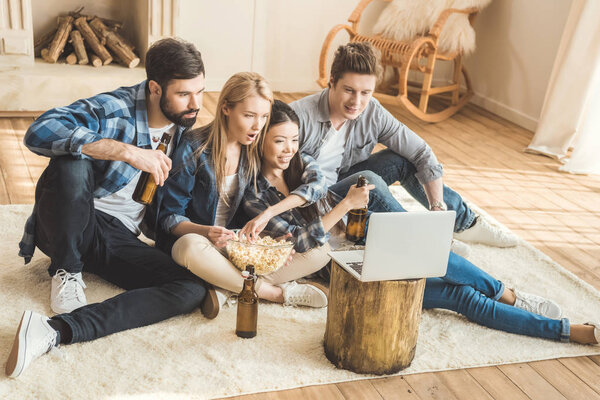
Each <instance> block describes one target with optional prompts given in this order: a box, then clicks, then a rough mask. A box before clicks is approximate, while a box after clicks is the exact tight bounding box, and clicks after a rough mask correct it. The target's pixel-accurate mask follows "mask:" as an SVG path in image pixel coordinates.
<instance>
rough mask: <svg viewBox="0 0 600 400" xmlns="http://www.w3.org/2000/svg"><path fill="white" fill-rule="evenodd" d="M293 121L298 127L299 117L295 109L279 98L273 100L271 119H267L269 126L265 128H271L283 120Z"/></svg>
mask: <svg viewBox="0 0 600 400" xmlns="http://www.w3.org/2000/svg"><path fill="white" fill-rule="evenodd" d="M288 121H289V122H293V123H295V124H296V125H298V127H300V118H298V114H296V111H294V110H293V109H292V107H290V106H288V105H287V104H286V103H284V102H283V101H281V100H275V101H274V102H273V106H272V107H271V119H270V120H269V126H268V127H267V130H269V129H271V127H272V126H274V125H277V124H282V123H284V122H288Z"/></svg>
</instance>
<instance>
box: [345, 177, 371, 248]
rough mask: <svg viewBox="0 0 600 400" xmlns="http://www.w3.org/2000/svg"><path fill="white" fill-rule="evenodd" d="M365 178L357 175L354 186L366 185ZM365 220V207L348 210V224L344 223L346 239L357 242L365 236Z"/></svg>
mask: <svg viewBox="0 0 600 400" xmlns="http://www.w3.org/2000/svg"><path fill="white" fill-rule="evenodd" d="M368 183H369V182H367V178H365V177H364V176H362V175H361V176H359V177H358V182H356V187H363V186H366V185H367V184H368ZM366 222H367V207H363V208H355V209H353V210H350V211H348V224H347V225H346V239H348V240H349V241H351V242H358V241H359V240H360V239H362V238H364V237H365V224H366Z"/></svg>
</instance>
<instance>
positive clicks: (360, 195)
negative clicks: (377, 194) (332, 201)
mask: <svg viewBox="0 0 600 400" xmlns="http://www.w3.org/2000/svg"><path fill="white" fill-rule="evenodd" d="M373 189H375V185H367V186H362V187H356V185H352V186H350V189H349V190H348V193H347V194H346V197H344V202H345V203H346V205H347V206H348V209H350V210H353V209H355V208H363V207H366V206H367V205H368V204H369V191H371V190H373Z"/></svg>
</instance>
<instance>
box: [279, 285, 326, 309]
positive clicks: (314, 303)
mask: <svg viewBox="0 0 600 400" xmlns="http://www.w3.org/2000/svg"><path fill="white" fill-rule="evenodd" d="M279 287H280V288H281V289H282V290H283V304H284V305H286V306H306V307H315V308H323V307H327V296H326V295H325V293H323V291H322V290H321V289H319V288H317V287H316V286H314V285H310V284H308V283H303V284H298V283H297V282H296V281H291V282H288V283H283V284H281V285H279Z"/></svg>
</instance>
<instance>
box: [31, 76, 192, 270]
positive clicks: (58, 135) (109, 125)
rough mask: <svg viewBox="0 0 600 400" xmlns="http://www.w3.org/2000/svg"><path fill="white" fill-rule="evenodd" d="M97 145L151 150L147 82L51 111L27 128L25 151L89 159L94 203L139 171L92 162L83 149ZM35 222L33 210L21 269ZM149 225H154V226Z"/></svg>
mask: <svg viewBox="0 0 600 400" xmlns="http://www.w3.org/2000/svg"><path fill="white" fill-rule="evenodd" d="M184 130H185V128H184V127H181V126H178V127H177V131H176V133H175V135H174V137H173V144H174V146H175V148H176V146H177V144H178V142H179V138H180V136H181V134H182V132H183V131H184ZM100 139H113V140H116V141H119V142H123V143H127V144H131V145H134V146H137V147H140V148H144V149H150V148H152V146H151V145H150V140H151V138H150V131H149V128H148V112H147V109H146V81H144V82H141V83H139V84H137V85H135V86H131V87H121V88H119V89H116V90H114V91H112V92H107V93H101V94H98V95H96V96H93V97H90V98H88V99H81V100H77V101H76V102H74V103H73V104H71V105H69V106H66V107H58V108H54V109H51V110H49V111H47V112H45V113H44V114H42V115H41V116H40V117H39V118H38V119H37V120H36V121H35V122H34V123H33V124H31V126H30V127H29V129H28V130H27V133H26V134H25V139H24V142H25V145H26V146H27V147H28V148H29V150H31V151H33V152H34V153H36V154H40V155H43V156H47V157H61V156H70V157H74V158H77V159H90V160H91V161H92V164H93V170H94V182H95V188H94V197H96V198H101V197H105V196H108V195H110V194H112V193H115V192H117V191H119V190H120V189H122V188H123V187H125V186H126V185H127V184H128V183H129V181H131V179H133V177H135V176H136V175H137V173H138V172H139V170H138V169H137V168H135V167H132V166H131V165H129V164H127V163H125V162H122V161H110V160H96V159H92V158H91V157H89V156H87V155H85V154H83V153H82V152H81V148H82V146H83V145H84V144H87V143H93V142H95V141H98V140H100ZM148 214H149V215H151V214H152V213H148ZM147 218H151V217H149V216H147ZM147 218H146V219H147ZM35 219H36V209H35V206H34V209H33V213H32V214H31V216H30V217H29V218H28V219H27V222H26V224H25V232H24V234H23V238H22V239H21V242H20V243H19V248H20V251H19V255H20V256H21V257H24V258H25V264H27V263H28V262H29V261H30V260H31V257H32V256H33V253H34V251H35ZM149 222H150V221H149ZM149 225H151V226H152V225H154V221H152V222H150V224H149Z"/></svg>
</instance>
